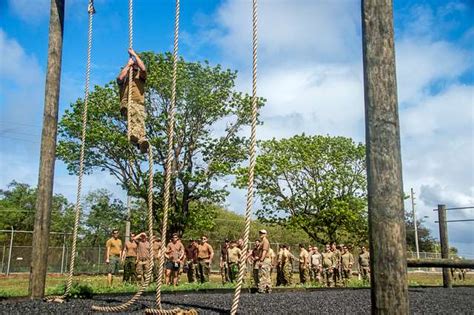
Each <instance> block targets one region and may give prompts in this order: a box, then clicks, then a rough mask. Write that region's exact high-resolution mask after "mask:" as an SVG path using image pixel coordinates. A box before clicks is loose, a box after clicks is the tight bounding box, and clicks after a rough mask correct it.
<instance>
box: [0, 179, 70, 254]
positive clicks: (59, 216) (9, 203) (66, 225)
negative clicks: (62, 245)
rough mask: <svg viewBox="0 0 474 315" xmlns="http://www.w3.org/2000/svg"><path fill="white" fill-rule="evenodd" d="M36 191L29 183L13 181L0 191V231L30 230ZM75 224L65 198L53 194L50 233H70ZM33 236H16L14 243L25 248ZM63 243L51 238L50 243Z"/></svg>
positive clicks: (21, 234)
mask: <svg viewBox="0 0 474 315" xmlns="http://www.w3.org/2000/svg"><path fill="white" fill-rule="evenodd" d="M36 196H37V189H36V188H32V187H30V186H29V185H28V184H24V183H19V182H16V181H12V182H11V183H10V184H8V186H7V189H1V190H0V229H1V230H9V229H11V228H13V229H15V230H22V231H33V225H34V221H35V206H36ZM73 225H74V207H73V205H72V204H70V203H69V202H68V200H67V199H66V197H64V196H63V195H60V194H55V195H54V196H53V201H52V209H51V231H52V232H70V231H71V230H72V227H73ZM5 237H6V236H5V235H4V234H0V241H5ZM31 237H32V234H28V233H27V234H24V233H18V234H16V235H15V243H16V244H20V245H26V244H29V243H30V242H31ZM56 241H57V242H60V241H62V237H59V238H55V237H52V238H51V244H52V245H54V244H55V242H56Z"/></svg>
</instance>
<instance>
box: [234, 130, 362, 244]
mask: <svg viewBox="0 0 474 315" xmlns="http://www.w3.org/2000/svg"><path fill="white" fill-rule="evenodd" d="M259 150H260V153H259V156H258V158H257V164H256V169H255V184H256V192H257V194H258V196H259V197H260V200H261V204H262V207H261V208H260V209H258V210H257V212H256V213H257V216H258V218H259V219H260V220H262V221H263V222H269V223H275V224H280V225H283V226H285V227H292V228H300V229H302V230H303V231H304V232H306V234H307V235H308V236H309V237H311V239H313V240H314V241H316V242H317V243H320V244H324V243H327V242H329V241H337V242H352V243H360V242H364V241H366V239H367V207H366V175H365V147H364V146H363V145H362V144H356V143H354V142H353V141H352V140H351V139H349V138H344V137H330V136H305V135H304V134H303V135H298V136H294V137H292V138H289V139H281V140H275V139H273V140H268V141H263V142H261V143H260V144H259ZM240 174H241V176H240V177H239V178H238V181H237V185H239V186H241V187H243V186H244V184H245V183H246V174H247V170H246V169H241V170H240Z"/></svg>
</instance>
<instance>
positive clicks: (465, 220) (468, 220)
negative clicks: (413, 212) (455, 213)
mask: <svg viewBox="0 0 474 315" xmlns="http://www.w3.org/2000/svg"><path fill="white" fill-rule="evenodd" d="M471 221H474V219H462V220H461V219H460V220H446V222H471ZM435 223H439V221H435Z"/></svg>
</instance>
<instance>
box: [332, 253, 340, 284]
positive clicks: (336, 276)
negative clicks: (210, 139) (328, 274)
mask: <svg viewBox="0 0 474 315" xmlns="http://www.w3.org/2000/svg"><path fill="white" fill-rule="evenodd" d="M333 254H334V260H335V262H336V265H335V267H334V272H333V278H334V284H335V285H336V286H339V285H340V284H341V251H340V250H339V249H335V250H334V251H333Z"/></svg>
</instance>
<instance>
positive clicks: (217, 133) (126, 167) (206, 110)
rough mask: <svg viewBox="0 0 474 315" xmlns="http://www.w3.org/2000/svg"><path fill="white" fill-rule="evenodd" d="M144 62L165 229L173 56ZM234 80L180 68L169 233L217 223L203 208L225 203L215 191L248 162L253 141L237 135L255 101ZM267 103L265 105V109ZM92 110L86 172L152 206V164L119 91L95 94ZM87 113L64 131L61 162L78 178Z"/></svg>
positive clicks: (205, 69) (157, 203)
mask: <svg viewBox="0 0 474 315" xmlns="http://www.w3.org/2000/svg"><path fill="white" fill-rule="evenodd" d="M141 57H142V59H143V61H144V62H145V64H146V67H147V72H148V76H147V84H146V94H145V95H146V97H145V108H146V111H147V113H148V116H147V120H146V132H147V136H148V138H149V141H150V144H151V145H152V147H153V148H154V152H155V154H154V161H153V164H154V166H155V176H154V183H155V188H156V189H155V190H154V203H153V207H154V214H155V218H156V219H157V221H158V222H160V221H161V213H162V212H161V209H162V195H163V190H162V188H163V187H162V186H163V179H164V174H163V171H162V170H163V169H164V166H165V158H166V154H167V152H166V151H167V143H168V140H167V132H166V128H167V118H168V108H169V105H170V99H171V73H172V71H171V70H172V56H171V55H170V54H155V53H152V52H145V53H143V54H141ZM117 71H118V69H117ZM236 77H237V73H236V72H235V71H231V70H228V69H227V70H224V69H222V68H221V66H220V65H217V66H211V65H209V63H208V62H204V63H200V62H186V61H184V60H183V59H180V60H179V62H178V81H177V100H176V108H177V109H176V126H175V138H174V150H173V153H174V164H173V170H172V172H173V174H172V186H171V208H170V215H169V218H170V222H169V227H170V228H169V230H170V232H178V233H180V234H182V233H184V231H185V229H186V228H188V227H189V226H190V225H192V224H194V223H193V222H194V221H193V219H192V218H196V217H200V218H202V219H206V218H207V219H208V220H211V219H212V218H210V217H208V216H207V215H206V213H203V212H202V211H203V208H202V207H200V206H198V205H200V204H207V203H220V202H222V201H223V200H224V199H225V196H226V195H227V194H228V192H227V189H226V187H219V186H218V185H214V184H215V183H216V182H217V181H218V180H219V179H221V178H223V177H225V176H227V175H229V174H232V173H234V171H235V169H236V167H238V165H239V163H240V162H242V161H243V160H244V159H245V158H246V155H247V154H246V152H247V144H248V141H247V139H246V138H245V137H243V136H241V135H240V134H239V131H240V130H241V129H242V127H244V126H246V125H248V124H249V122H250V107H251V97H250V96H249V95H247V94H243V93H241V92H238V91H235V80H236ZM263 102H264V100H263V99H260V100H259V106H262V105H263ZM88 106H89V111H88V126H87V136H86V154H85V171H86V172H87V173H92V172H95V171H108V172H109V173H110V174H111V175H113V176H114V177H115V178H117V180H118V182H119V183H120V184H121V185H122V186H123V187H124V189H126V190H127V191H128V192H129V194H130V195H132V196H135V197H138V198H141V199H143V200H146V198H147V172H148V163H145V162H146V158H147V157H146V155H141V154H139V153H138V151H137V150H136V149H134V148H132V147H131V146H130V145H129V144H128V142H127V139H126V134H127V133H126V121H125V120H124V119H122V118H121V117H120V111H119V108H120V105H119V97H118V86H117V84H116V83H115V82H111V83H109V84H107V85H105V86H103V87H101V86H96V87H95V88H94V90H93V91H92V92H91V93H90V96H89V103H88ZM82 108H83V100H82V99H78V100H77V101H76V102H75V103H73V104H72V106H71V108H70V109H69V110H66V112H65V114H64V115H63V117H62V119H61V121H60V123H59V135H60V138H59V145H58V150H57V154H58V158H59V159H61V160H63V161H64V162H65V163H66V165H67V167H68V170H69V171H70V173H77V171H78V165H79V152H80V131H81V115H82ZM192 204H194V205H195V206H191V205H192ZM200 211H201V212H200Z"/></svg>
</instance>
